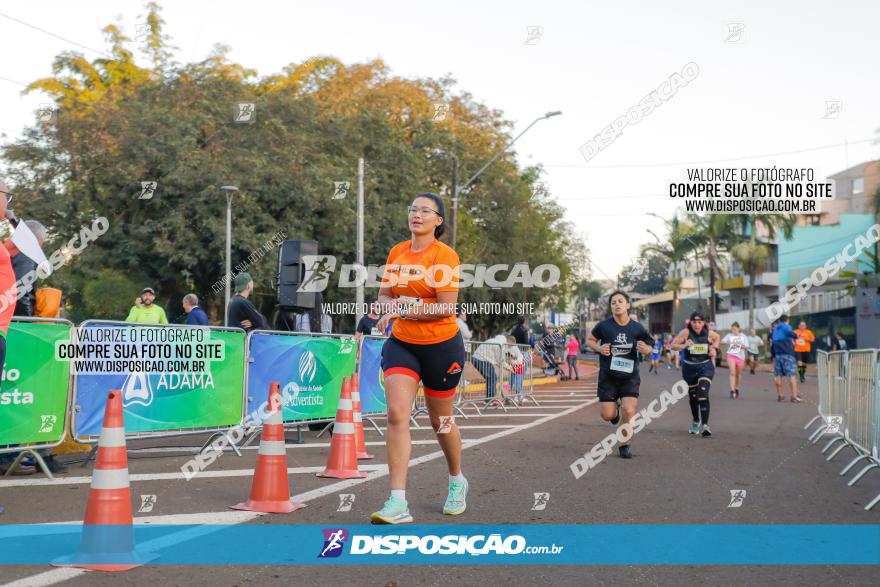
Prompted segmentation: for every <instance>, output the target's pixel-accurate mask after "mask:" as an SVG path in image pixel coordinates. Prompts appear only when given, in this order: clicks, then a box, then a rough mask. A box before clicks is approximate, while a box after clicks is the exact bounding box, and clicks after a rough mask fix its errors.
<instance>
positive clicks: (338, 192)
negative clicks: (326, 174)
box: [333, 181, 351, 200]
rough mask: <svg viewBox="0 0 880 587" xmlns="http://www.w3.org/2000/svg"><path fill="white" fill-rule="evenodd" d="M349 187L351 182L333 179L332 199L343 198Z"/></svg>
mask: <svg viewBox="0 0 880 587" xmlns="http://www.w3.org/2000/svg"><path fill="white" fill-rule="evenodd" d="M350 187H351V183H349V182H347V181H334V182H333V199H334V200H344V199H345V196H347V195H348V190H349V188H350Z"/></svg>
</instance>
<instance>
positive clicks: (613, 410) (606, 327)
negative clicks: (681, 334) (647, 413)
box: [588, 291, 654, 459]
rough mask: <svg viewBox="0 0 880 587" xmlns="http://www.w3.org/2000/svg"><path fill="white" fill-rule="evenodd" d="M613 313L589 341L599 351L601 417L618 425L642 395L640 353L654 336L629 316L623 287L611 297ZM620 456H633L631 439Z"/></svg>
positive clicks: (629, 416) (631, 413)
mask: <svg viewBox="0 0 880 587" xmlns="http://www.w3.org/2000/svg"><path fill="white" fill-rule="evenodd" d="M609 304H610V306H611V314H612V317H611V318H608V319H607V320H603V321H601V322H599V323H598V324H596V326H595V327H594V328H593V331H592V332H591V333H590V337H589V341H588V342H589V345H590V348H591V349H593V351H594V352H596V353H599V387H598V395H599V402H600V404H599V406H600V409H601V415H602V419H603V420H606V421H608V422H611V423H612V424H613V425H615V426H617V424H618V423H619V422H620V420H621V417H622V418H623V421H624V423H629V422H630V420H632V418H633V416H635V413H636V404H637V403H638V398H639V383H641V378H640V376H639V359H640V357H639V354H640V353H641V354H647V353H650V352H651V348H652V346H651V345H652V344H653V342H654V339H653V338H651V335H650V334H648V331H647V330H645V327H644V326H642V325H641V324H639V323H638V322H635V321H634V320H630V317H629V307H630V304H629V296H627V295H626V293H624V292H621V291H616V292H614V293H613V294H611V298H610V299H609ZM619 450H620V456H621V457H622V458H625V459H628V458H631V457H632V453H631V452H630V448H629V439H628V440H627V441H626V442H625V443H623V444H621V445H620V448H619Z"/></svg>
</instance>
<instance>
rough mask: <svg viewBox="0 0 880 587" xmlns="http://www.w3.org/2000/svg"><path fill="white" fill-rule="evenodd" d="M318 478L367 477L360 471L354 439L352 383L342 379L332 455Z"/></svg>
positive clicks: (334, 425)
mask: <svg viewBox="0 0 880 587" xmlns="http://www.w3.org/2000/svg"><path fill="white" fill-rule="evenodd" d="M316 475H317V476H318V477H333V478H334V479H355V478H360V477H366V476H367V474H366V473H361V472H360V471H358V465H357V448H356V447H355V439H354V416H353V415H352V406H351V381H350V380H349V378H348V377H343V378H342V393H341V394H340V395H339V405H338V406H337V407H336V420H335V421H334V422H333V438H332V439H331V440H330V455H329V456H328V457H327V468H325V469H324V472H323V473H317V474H316Z"/></svg>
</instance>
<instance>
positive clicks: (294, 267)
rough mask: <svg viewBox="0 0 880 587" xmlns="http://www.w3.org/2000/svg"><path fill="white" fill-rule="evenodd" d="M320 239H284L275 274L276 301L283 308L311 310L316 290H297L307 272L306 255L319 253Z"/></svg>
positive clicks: (280, 247) (279, 248)
mask: <svg viewBox="0 0 880 587" xmlns="http://www.w3.org/2000/svg"><path fill="white" fill-rule="evenodd" d="M317 254H318V241H282V242H281V246H279V247H278V273H277V274H276V276H275V283H276V284H277V285H276V302H277V304H278V307H279V308H281V309H282V310H311V309H312V308H314V307H315V292H300V291H297V289H298V288H299V286H300V284H301V283H302V281H303V278H304V277H305V273H306V267H305V264H304V263H303V256H304V255H317Z"/></svg>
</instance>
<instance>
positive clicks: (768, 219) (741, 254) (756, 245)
mask: <svg viewBox="0 0 880 587" xmlns="http://www.w3.org/2000/svg"><path fill="white" fill-rule="evenodd" d="M730 220H731V222H732V223H733V225H736V226H738V227H739V228H740V235H741V236H740V237H739V238H738V239H737V240H738V241H739V242H737V243H736V244H735V245H733V247H732V249H731V253H732V254H733V256H734V258H735V259H736V260H737V261H739V262H740V264H741V265H742V266H743V270H745V271H748V272H749V329H752V328H754V327H755V304H756V299H755V279H756V278H757V275H758V272H760V271H764V269H765V268H766V266H767V259H768V258H769V257H770V247H768V246H767V245H765V244H764V243H760V242H758V236H757V232H758V231H757V227H758V225H762V226H763V227H764V229H765V230H766V231H767V234H768V235H769V237H770V239H771V240H772V239H774V238H776V234H777V232H778V231H780V230H781V231H782V235H783V236H784V237H785V238H786V239H789V238H791V236H792V234H793V233H794V226H795V224H796V223H797V217H796V216H794V215H791V214H760V215H756V214H732V215H730ZM746 238H747V239H748V240H745V239H746Z"/></svg>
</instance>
